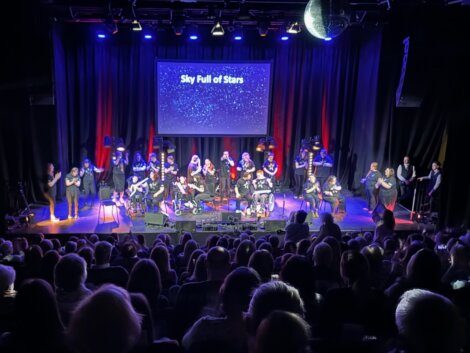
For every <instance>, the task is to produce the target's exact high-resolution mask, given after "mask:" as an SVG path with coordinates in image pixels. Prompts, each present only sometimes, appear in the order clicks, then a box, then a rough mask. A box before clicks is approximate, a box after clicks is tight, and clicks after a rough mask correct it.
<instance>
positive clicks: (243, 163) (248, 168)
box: [237, 152, 256, 179]
mask: <svg viewBox="0 0 470 353" xmlns="http://www.w3.org/2000/svg"><path fill="white" fill-rule="evenodd" d="M255 170H256V167H255V163H254V162H253V161H252V160H251V158H250V154H249V153H248V152H243V154H242V159H241V160H240V162H238V166H237V171H238V173H239V175H240V178H243V175H244V174H245V173H250V176H251V178H252V179H253V173H254V172H255Z"/></svg>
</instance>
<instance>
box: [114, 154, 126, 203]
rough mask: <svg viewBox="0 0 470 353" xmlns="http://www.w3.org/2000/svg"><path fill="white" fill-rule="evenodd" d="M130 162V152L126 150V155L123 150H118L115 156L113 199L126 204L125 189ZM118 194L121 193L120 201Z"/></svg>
mask: <svg viewBox="0 0 470 353" xmlns="http://www.w3.org/2000/svg"><path fill="white" fill-rule="evenodd" d="M128 164H129V152H126V154H125V155H124V157H123V156H122V152H121V151H116V152H115V153H114V156H113V183H114V195H113V199H114V201H115V202H116V203H117V204H118V206H119V204H122V205H123V204H124V189H125V182H126V181H125V174H124V173H125V169H126V165H128ZM117 194H119V201H117Z"/></svg>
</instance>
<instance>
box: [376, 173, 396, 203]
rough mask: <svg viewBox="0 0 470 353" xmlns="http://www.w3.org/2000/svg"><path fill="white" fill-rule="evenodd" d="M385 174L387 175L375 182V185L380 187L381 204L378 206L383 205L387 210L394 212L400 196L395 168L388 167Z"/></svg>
mask: <svg viewBox="0 0 470 353" xmlns="http://www.w3.org/2000/svg"><path fill="white" fill-rule="evenodd" d="M384 175H385V177H384V178H379V179H378V180H377V183H376V184H375V187H376V188H377V189H379V204H378V205H377V206H379V205H382V206H383V207H384V208H386V209H387V210H390V211H392V212H393V211H394V210H395V204H396V202H397V196H398V190H397V180H396V179H395V171H394V170H393V168H387V169H385V172H384Z"/></svg>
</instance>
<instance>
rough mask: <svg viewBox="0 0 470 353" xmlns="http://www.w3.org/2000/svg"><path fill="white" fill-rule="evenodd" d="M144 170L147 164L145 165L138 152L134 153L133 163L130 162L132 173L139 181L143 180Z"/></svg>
mask: <svg viewBox="0 0 470 353" xmlns="http://www.w3.org/2000/svg"><path fill="white" fill-rule="evenodd" d="M146 170H147V163H145V161H144V159H143V158H142V155H141V154H140V152H136V153H135V154H134V161H133V162H132V172H133V173H134V175H136V176H137V177H138V178H139V180H143V179H144V178H145V171H146Z"/></svg>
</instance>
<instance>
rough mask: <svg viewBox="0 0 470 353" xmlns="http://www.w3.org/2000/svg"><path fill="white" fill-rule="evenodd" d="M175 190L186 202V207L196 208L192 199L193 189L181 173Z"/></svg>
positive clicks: (180, 198) (179, 197)
mask: <svg viewBox="0 0 470 353" xmlns="http://www.w3.org/2000/svg"><path fill="white" fill-rule="evenodd" d="M174 186H175V191H174V192H173V193H174V194H175V195H176V196H177V197H178V199H179V200H182V201H183V202H184V205H185V206H186V207H189V208H191V209H193V208H194V203H193V202H192V201H191V190H190V187H189V185H188V183H187V181H186V178H185V177H184V176H183V175H181V176H180V177H179V178H176V182H175V184H174Z"/></svg>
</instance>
